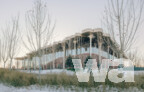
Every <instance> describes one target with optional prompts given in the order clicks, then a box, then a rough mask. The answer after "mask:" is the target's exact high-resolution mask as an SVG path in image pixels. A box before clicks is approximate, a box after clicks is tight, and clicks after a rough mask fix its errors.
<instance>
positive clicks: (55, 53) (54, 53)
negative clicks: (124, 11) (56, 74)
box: [53, 47, 56, 69]
mask: <svg viewBox="0 0 144 92" xmlns="http://www.w3.org/2000/svg"><path fill="white" fill-rule="evenodd" d="M55 54H56V52H55V47H53V69H55Z"/></svg>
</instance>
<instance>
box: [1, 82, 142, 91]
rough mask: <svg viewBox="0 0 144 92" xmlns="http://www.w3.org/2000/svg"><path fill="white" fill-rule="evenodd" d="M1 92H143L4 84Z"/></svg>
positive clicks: (107, 87)
mask: <svg viewBox="0 0 144 92" xmlns="http://www.w3.org/2000/svg"><path fill="white" fill-rule="evenodd" d="M0 92H143V90H142V89H138V88H136V87H134V88H128V89H122V88H114V87H109V86H106V87H105V90H104V86H102V85H101V86H98V87H96V88H88V89H86V88H84V89H82V88H78V87H73V86H71V87H62V86H42V87H40V86H37V85H32V86H29V87H21V88H15V87H12V86H6V85H3V84H0Z"/></svg>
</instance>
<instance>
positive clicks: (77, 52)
mask: <svg viewBox="0 0 144 92" xmlns="http://www.w3.org/2000/svg"><path fill="white" fill-rule="evenodd" d="M42 52H43V53H42V56H41V62H40V63H39V61H40V60H39V57H38V55H37V52H31V53H29V54H27V55H26V56H24V57H17V58H16V60H18V61H19V62H22V69H30V68H32V69H38V68H39V65H41V67H42V68H43V69H54V68H61V69H62V68H65V61H66V59H67V57H68V56H70V55H71V56H72V57H74V58H79V59H81V61H82V64H83V65H84V61H85V59H86V57H87V56H91V57H92V58H93V59H96V60H97V62H99V63H100V62H101V60H102V59H115V58H120V56H121V55H120V54H121V51H120V49H119V45H118V44H117V43H116V42H114V40H113V39H112V38H111V37H110V36H109V35H108V34H105V33H103V30H102V29H101V28H97V29H85V30H83V31H82V33H76V34H75V35H72V36H70V37H66V38H65V39H64V40H63V41H61V42H55V43H54V44H53V45H49V46H47V47H44V48H43V49H42ZM122 56H123V58H126V56H125V55H122Z"/></svg>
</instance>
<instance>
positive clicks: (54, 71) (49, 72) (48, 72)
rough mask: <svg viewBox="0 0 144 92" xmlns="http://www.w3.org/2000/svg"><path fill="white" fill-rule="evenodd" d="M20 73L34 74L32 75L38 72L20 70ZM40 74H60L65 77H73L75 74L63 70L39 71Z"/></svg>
mask: <svg viewBox="0 0 144 92" xmlns="http://www.w3.org/2000/svg"><path fill="white" fill-rule="evenodd" d="M20 71H21V72H26V73H34V74H38V73H39V70H32V71H31V72H30V70H20ZM40 73H41V74H60V73H66V74H67V75H73V74H75V72H73V71H68V70H64V69H52V70H41V71H40Z"/></svg>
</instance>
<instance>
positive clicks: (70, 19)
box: [0, 0, 144, 56]
mask: <svg viewBox="0 0 144 92" xmlns="http://www.w3.org/2000/svg"><path fill="white" fill-rule="evenodd" d="M34 1H35V0H0V28H1V27H4V26H5V24H6V23H7V22H9V21H10V19H11V18H12V17H14V16H17V15H18V14H19V15H20V29H21V30H20V31H21V32H22V33H25V28H24V27H25V26H24V25H25V19H24V18H25V13H26V11H28V10H30V9H32V7H33V2H34ZM45 1H46V3H47V6H48V10H49V13H50V15H51V17H52V19H53V20H56V29H55V35H56V36H55V40H56V41H60V40H63V39H64V38H65V37H67V36H70V35H73V34H75V33H80V32H82V30H83V29H86V28H101V19H102V16H103V13H104V9H105V6H106V4H107V0H45ZM143 18H144V17H143ZM143 29H144V26H142V27H141V28H140V31H139V33H138V34H139V36H138V37H139V38H138V39H139V42H138V44H136V48H138V49H139V51H143V50H144V45H143V42H144V37H143V35H141V34H144V31H143ZM24 54H25V53H24V50H23V51H22V52H20V54H19V55H18V56H22V55H24Z"/></svg>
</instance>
